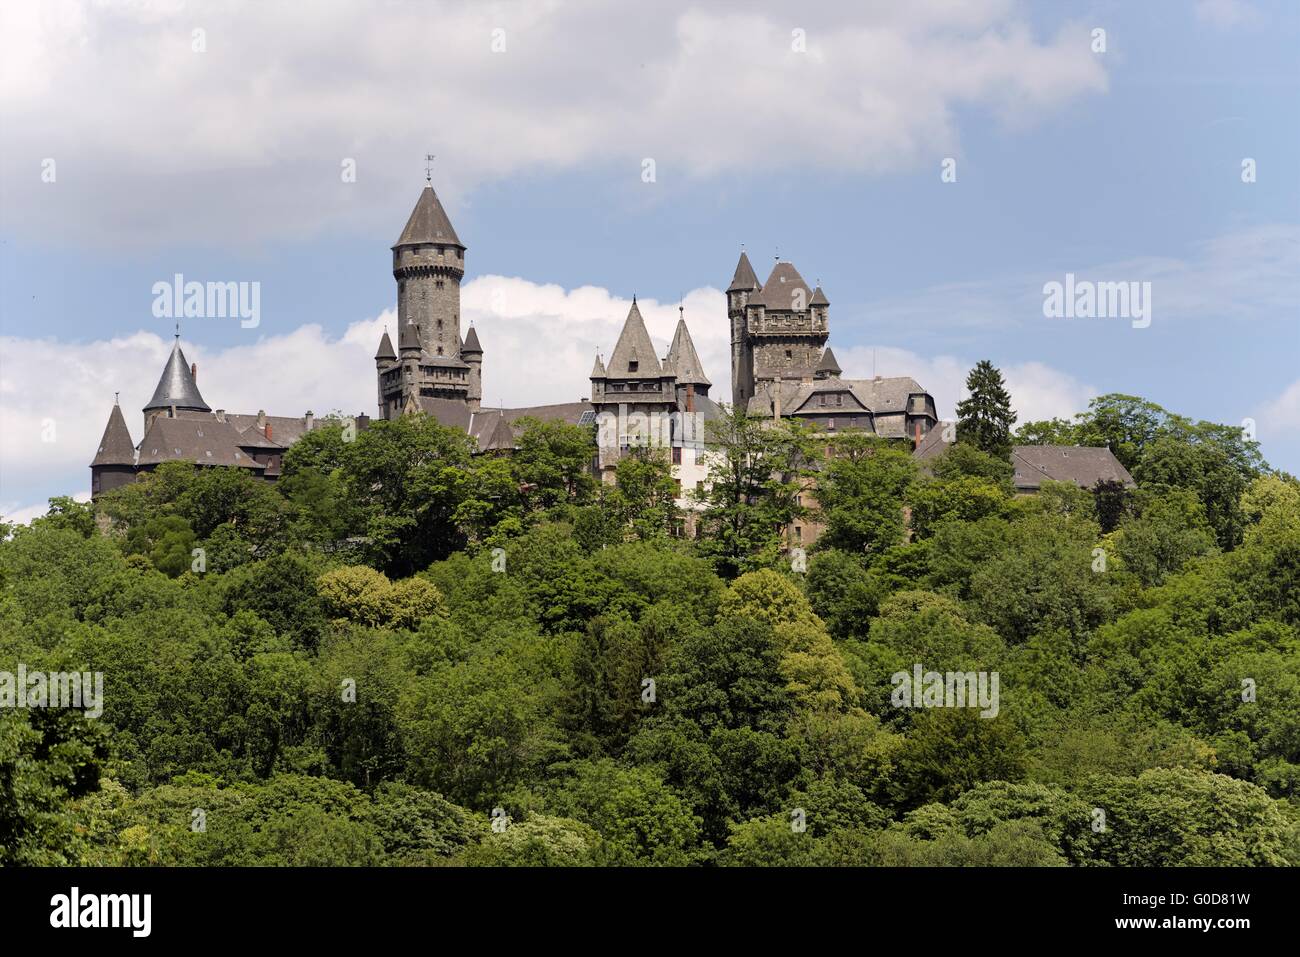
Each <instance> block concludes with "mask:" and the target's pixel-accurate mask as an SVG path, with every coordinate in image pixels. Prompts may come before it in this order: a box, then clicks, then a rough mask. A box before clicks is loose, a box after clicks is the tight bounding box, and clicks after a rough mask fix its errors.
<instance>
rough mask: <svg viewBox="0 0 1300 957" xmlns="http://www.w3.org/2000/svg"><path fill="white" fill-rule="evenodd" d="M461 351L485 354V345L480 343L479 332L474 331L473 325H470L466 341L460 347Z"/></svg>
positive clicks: (471, 353)
mask: <svg viewBox="0 0 1300 957" xmlns="http://www.w3.org/2000/svg"><path fill="white" fill-rule="evenodd" d="M460 353H461V355H466V354H469V355H480V356H481V355H482V354H483V347H482V346H480V345H479V344H478V333H477V332H475V331H474V327H473V326H472V325H471V326H470V327H469V332H467V333H466V334H465V342H464V343H463V344H462V345H461V347H460Z"/></svg>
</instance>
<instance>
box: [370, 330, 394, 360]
mask: <svg viewBox="0 0 1300 957" xmlns="http://www.w3.org/2000/svg"><path fill="white" fill-rule="evenodd" d="M375 358H376V359H396V358H397V353H396V352H394V351H393V340H392V339H390V338H388V330H387V329H385V330H384V337H383V338H382V339H380V340H379V351H378V352H376V353H375Z"/></svg>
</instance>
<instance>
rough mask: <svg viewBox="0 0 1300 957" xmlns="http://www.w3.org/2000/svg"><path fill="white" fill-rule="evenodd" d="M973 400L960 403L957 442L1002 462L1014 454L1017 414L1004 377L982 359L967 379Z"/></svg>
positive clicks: (970, 398) (958, 406)
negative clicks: (1013, 435)
mask: <svg viewBox="0 0 1300 957" xmlns="http://www.w3.org/2000/svg"><path fill="white" fill-rule="evenodd" d="M966 391H967V393H969V396H968V397H967V398H965V399H963V400H962V401H961V402H958V403H957V441H958V442H968V443H970V444H971V445H973V446H975V447H976V448H978V449H979V450H980V451H981V452H988V453H989V454H990V455H996V456H998V457H999V458H1006V457H1007V456H1008V455H1010V454H1011V426H1012V425H1013V424H1015V421H1016V413H1015V412H1014V411H1012V409H1011V393H1009V392H1008V391H1007V389H1006V384H1005V383H1004V382H1003V381H1002V373H1001V372H999V371H998V370H997V368H996V367H995V366H994V365H993V363H992V362H989V361H988V360H987V359H981V360H980V361H979V362H978V363H977V364H976V366H975V368H974V369H971V371H970V374H969V375H968V376H966Z"/></svg>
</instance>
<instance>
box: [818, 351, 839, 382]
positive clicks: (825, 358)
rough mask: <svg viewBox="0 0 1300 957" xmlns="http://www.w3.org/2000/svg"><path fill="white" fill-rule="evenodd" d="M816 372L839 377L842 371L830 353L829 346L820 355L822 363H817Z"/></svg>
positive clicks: (833, 355) (832, 353) (833, 354)
mask: <svg viewBox="0 0 1300 957" xmlns="http://www.w3.org/2000/svg"><path fill="white" fill-rule="evenodd" d="M817 371H818V372H829V373H830V374H831V375H839V374H840V373H841V372H843V371H844V370H843V369H841V368H840V364H839V363H838V362H836V361H835V353H834V352H832V351H831V347H830V346H827V347H826V351H825V352H823V353H822V361H821V362H819V363H817Z"/></svg>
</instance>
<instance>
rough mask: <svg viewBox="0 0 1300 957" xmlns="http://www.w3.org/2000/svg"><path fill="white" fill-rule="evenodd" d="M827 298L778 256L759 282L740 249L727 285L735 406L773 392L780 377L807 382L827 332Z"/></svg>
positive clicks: (818, 358) (820, 290)
mask: <svg viewBox="0 0 1300 957" xmlns="http://www.w3.org/2000/svg"><path fill="white" fill-rule="evenodd" d="M829 312H830V301H829V300H828V299H827V298H826V294H825V293H824V292H822V289H821V286H818V287H817V288H816V289H810V288H808V284H807V283H806V282H804V279H803V277H802V276H801V275H799V271H798V270H797V269H795V268H794V266H793V265H792V264H791V263H788V262H783V261H781V260H778V261H777V263H776V265H775V266H773V268H772V274H771V275H770V276H768V277H767V282H765V283H763V284H762V285H761V286H760V285H759V283H758V277H757V276H756V275H755V274H754V268H753V267H752V266H751V265H750V264H749V257H748V256H746V255H745V254H744V253H743V252H742V253H741V254H740V261H739V262H738V263H737V264H736V273H735V276H734V277H732V280H731V285H730V286H728V287H727V315H728V318H729V319H730V321H731V383H732V385H731V393H732V402H733V403H734V404H735V405H736V406H737V407H738V408H742V409H743V408H747V407H748V406H749V404H750V400H751V399H752V398H754V397H755V396H761V395H768V396H771V395H774V394H775V392H776V391H777V390H776V386H777V384H778V383H779V382H780V381H783V380H786V381H788V380H795V381H805V382H811V381H812V380H813V379H814V378H815V377H816V375H815V374H816V372H817V367H818V365H819V364H820V363H821V361H822V355H823V352H824V350H825V348H826V340H827V339H828V338H829V336H830V327H829V321H830V320H829V315H828V314H829Z"/></svg>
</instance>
